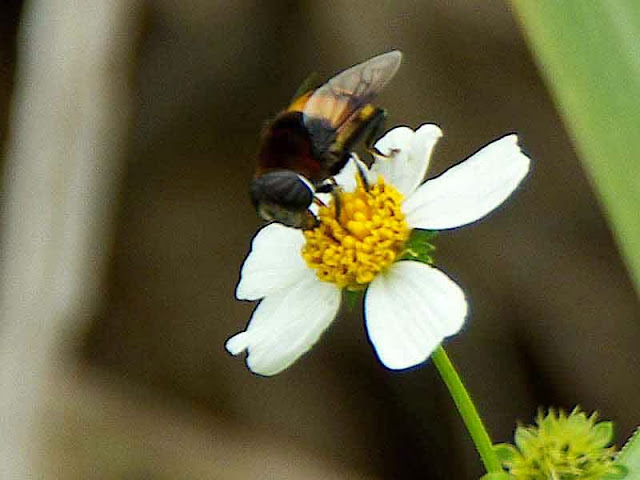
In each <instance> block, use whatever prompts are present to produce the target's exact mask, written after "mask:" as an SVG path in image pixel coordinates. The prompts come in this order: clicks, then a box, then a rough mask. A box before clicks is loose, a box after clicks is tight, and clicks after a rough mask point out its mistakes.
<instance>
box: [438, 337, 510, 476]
mask: <svg viewBox="0 0 640 480" xmlns="http://www.w3.org/2000/svg"><path fill="white" fill-rule="evenodd" d="M431 358H432V359H433V363H435V365H436V368H437V369H438V372H439V373H440V376H441V377H442V380H443V381H444V383H445V385H446V386H447V388H448V389H449V393H450V394H451V397H452V398H453V401H454V402H455V404H456V407H457V408H458V412H460V416H461V417H462V420H463V421H464V424H465V426H466V427H467V430H468V431H469V434H470V435H471V439H472V440H473V443H474V444H475V446H476V450H478V453H479V454H480V458H481V459H482V462H483V463H484V467H485V468H486V470H487V472H488V473H502V472H503V470H502V465H501V464H500V460H498V456H497V455H496V454H495V452H494V451H493V444H492V443H491V438H489V434H488V433H487V429H486V428H485V426H484V424H483V423H482V419H481V418H480V415H478V411H477V410H476V407H475V405H474V404H473V401H472V400H471V397H470V396H469V392H467V389H466V388H465V386H464V384H463V383H462V380H461V379H460V375H458V372H457V371H456V369H455V367H454V366H453V364H452V363H451V360H449V356H448V355H447V353H446V352H445V351H444V348H442V346H439V347H438V348H437V349H436V351H435V352H433V354H432V355H431Z"/></svg>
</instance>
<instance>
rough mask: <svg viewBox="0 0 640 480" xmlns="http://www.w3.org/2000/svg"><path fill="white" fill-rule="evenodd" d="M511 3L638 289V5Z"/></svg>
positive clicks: (627, 0) (629, 0) (616, 0)
mask: <svg viewBox="0 0 640 480" xmlns="http://www.w3.org/2000/svg"><path fill="white" fill-rule="evenodd" d="M513 5H514V6H515V13H516V16H517V17H518V19H519V20H520V22H521V23H522V26H523V28H524V30H525V32H526V33H527V36H528V40H529V43H530V46H531V48H532V50H533V53H534V54H535V56H536V57H537V60H538V62H539V65H540V68H541V70H542V73H543V74H544V76H545V77H546V80H547V82H548V85H549V87H550V89H551V92H552V94H553V95H554V97H555V100H556V102H557V104H558V106H559V108H560V112H561V114H562V115H563V118H564V120H565V123H566V126H567V128H568V130H569V133H570V134H571V136H572V137H573V141H574V143H575V146H576V148H577V151H578V153H579V155H580V158H581V160H582V161H583V162H584V165H585V167H586V168H587V170H588V172H589V173H590V175H591V179H592V181H593V185H594V187H595V189H596V191H597V192H598V193H599V195H600V199H601V201H602V204H603V206H604V208H605V210H606V213H607V214H608V218H609V222H610V226H611V228H612V230H613V231H614V235H615V237H616V240H617V242H618V245H619V246H620V249H621V252H622V256H623V258H624V259H625V261H626V264H627V267H628V269H629V271H630V273H631V277H632V279H633V281H634V282H635V286H636V290H637V291H639V292H640V214H639V212H640V132H639V128H640V57H639V56H638V52H639V51H640V40H639V39H640V2H638V1H636V0H588V1H586V0H562V1H559V0H536V1H533V0H513ZM539 160H541V161H542V160H543V159H539ZM544 161H550V162H552V161H553V159H552V158H546V159H544Z"/></svg>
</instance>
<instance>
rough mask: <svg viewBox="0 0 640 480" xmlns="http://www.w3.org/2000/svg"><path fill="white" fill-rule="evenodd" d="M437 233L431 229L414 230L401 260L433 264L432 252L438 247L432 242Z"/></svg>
mask: <svg viewBox="0 0 640 480" xmlns="http://www.w3.org/2000/svg"><path fill="white" fill-rule="evenodd" d="M437 235H438V233H437V232H432V231H430V230H420V229H415V230H412V231H411V236H410V237H409V240H408V241H407V244H406V246H405V249H404V252H402V255H401V256H400V260H415V261H417V262H422V263H427V264H429V265H431V264H433V257H432V254H433V252H434V251H435V249H436V247H434V246H433V244H432V243H431V242H432V241H433V239H434V238H435V237H436V236H437Z"/></svg>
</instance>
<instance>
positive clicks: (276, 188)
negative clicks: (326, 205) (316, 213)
mask: <svg viewBox="0 0 640 480" xmlns="http://www.w3.org/2000/svg"><path fill="white" fill-rule="evenodd" d="M251 197H252V198H253V201H254V203H255V204H256V205H259V204H261V203H267V204H271V205H278V206H280V207H282V208H283V209H286V210H292V211H301V210H306V209H307V208H309V206H310V205H311V202H313V187H312V186H311V184H310V183H308V182H307V181H305V180H304V179H303V178H302V177H301V176H300V175H298V174H297V173H295V172H292V171H290V170H278V171H276V172H269V173H266V174H264V175H262V176H260V177H258V178H256V179H254V180H253V182H252V183H251Z"/></svg>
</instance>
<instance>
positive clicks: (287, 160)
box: [249, 50, 402, 229]
mask: <svg viewBox="0 0 640 480" xmlns="http://www.w3.org/2000/svg"><path fill="white" fill-rule="evenodd" d="M401 60H402V53H401V52H399V51H397V50H394V51H391V52H387V53H384V54H382V55H378V56H377V57H373V58H371V59H369V60H367V61H366V62H363V63H360V64H358V65H355V66H353V67H351V68H348V69H347V70H344V71H343V72H341V73H339V74H337V75H336V76H334V77H333V78H331V79H329V80H328V81H327V82H326V83H325V84H323V85H321V86H320V87H318V88H317V89H315V90H310V91H307V92H305V93H303V94H302V95H300V96H298V97H297V98H294V100H293V101H292V103H291V104H290V105H289V107H288V108H287V109H286V110H284V111H283V112H281V113H280V114H278V115H277V116H276V117H275V119H274V120H273V121H272V122H271V123H270V124H269V126H268V127H267V129H266V130H265V132H264V134H263V136H262V139H261V145H260V148H259V151H258V158H257V169H256V174H255V176H254V178H253V180H252V181H251V185H250V188H249V192H250V195H251V200H252V202H253V205H254V206H255V208H256V211H257V212H258V215H259V216H260V217H262V218H263V219H264V220H267V221H273V222H278V223H281V224H284V225H287V226H290V227H294V228H300V229H310V228H314V227H315V226H316V225H317V219H316V217H315V215H314V214H313V213H312V212H311V210H310V209H309V207H311V205H312V203H317V204H322V202H320V200H318V199H317V197H316V193H321V192H322V193H330V192H334V189H335V187H336V183H335V180H334V179H333V176H334V175H336V174H337V173H339V172H340V170H341V169H342V168H343V167H344V165H345V164H346V163H347V161H348V160H349V156H350V154H351V151H352V149H353V148H354V147H355V145H356V144H357V143H358V142H359V141H360V140H362V139H364V144H365V148H367V150H368V151H374V149H373V148H372V145H373V142H374V140H375V138H376V136H377V134H378V133H379V132H380V130H381V128H382V124H383V122H384V119H385V117H386V112H385V111H384V110H383V109H382V108H379V107H377V106H375V105H373V104H372V103H371V102H372V101H373V99H374V97H375V96H376V95H377V94H378V93H379V92H380V91H381V90H382V89H383V88H384V86H385V85H386V84H387V83H389V81H390V80H391V79H392V78H393V76H394V75H395V74H396V72H397V70H398V68H399V67H400V61H401Z"/></svg>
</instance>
